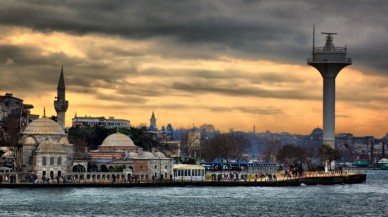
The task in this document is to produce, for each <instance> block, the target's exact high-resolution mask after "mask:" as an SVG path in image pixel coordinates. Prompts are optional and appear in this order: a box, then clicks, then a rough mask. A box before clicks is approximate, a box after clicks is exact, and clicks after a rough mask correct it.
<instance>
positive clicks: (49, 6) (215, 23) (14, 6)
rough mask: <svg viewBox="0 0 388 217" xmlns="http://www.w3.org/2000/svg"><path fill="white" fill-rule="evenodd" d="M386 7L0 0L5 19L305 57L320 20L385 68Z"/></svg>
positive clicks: (355, 52)
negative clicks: (313, 28)
mask: <svg viewBox="0 0 388 217" xmlns="http://www.w3.org/2000/svg"><path fill="white" fill-rule="evenodd" d="M387 9H388V3H387V2H385V1H377V0H375V1H373V0H372V1H350V0H349V1H334V0H332V1H325V2H322V1H318V0H316V1H302V0H300V1H297V0H295V1H232V0H224V1H208V0H196V1H188V0H181V1H172V0H170V1H156V0H154V1H124V0H123V1H109V2H107V1H103V0H85V1H78V0H69V1H27V0H26V1H16V2H15V1H5V2H2V6H1V7H0V24H1V25H10V26H13V25H17V26H24V27H29V28H33V29H35V30H37V31H42V32H51V31H64V32H68V33H71V34H80V35H83V34H89V33H99V34H106V35H117V36H122V37H127V38H136V39H144V38H155V37H156V38H157V37H169V38H171V39H175V40H177V41H176V45H177V46H180V45H182V46H194V47H195V46H196V45H198V44H204V45H209V46H213V48H214V49H212V50H211V52H213V53H222V54H227V53H231V54H233V55H240V56H248V57H251V58H265V59H271V60H280V61H284V60H286V61H291V62H298V63H302V64H304V63H305V59H306V57H307V56H308V55H309V51H310V47H311V28H312V26H313V24H316V26H317V30H318V31H317V33H319V32H320V31H337V32H339V33H340V36H337V37H336V39H335V40H336V41H335V42H339V43H338V45H342V44H346V43H347V44H348V45H349V48H350V49H349V50H350V54H351V55H352V56H353V57H354V58H357V64H360V65H364V66H367V67H375V68H377V69H383V70H387V69H388V64H385V62H386V61H385V59H384V56H387V55H388V50H387V49H384V48H385V47H387V46H388V42H387V40H385V39H384V38H385V37H384V38H383V37H379V35H378V34H377V33H379V32H381V33H384V32H385V33H386V32H387V26H386V25H385V20H387V15H386V11H388V10H387ZM379 30H380V31H379ZM374 33H376V34H374ZM365 35H369V37H366V38H364V37H363V36H365ZM321 39H322V37H321V36H320V35H317V43H318V44H321V43H323V42H322V40H321ZM376 39H377V40H376ZM352 41H355V42H356V43H352ZM373 44H375V46H373ZM322 45H323V44H322ZM371 45H372V46H371ZM215 48H217V49H218V50H217V49H215ZM368 48H369V49H368ZM172 50H173V49H172ZM182 52H183V51H182ZM172 53H174V52H172ZM172 53H170V54H172ZM195 54H197V53H195ZM132 55H137V54H136V53H134V54H132ZM176 55H179V54H176ZM204 55H209V53H206V52H204Z"/></svg>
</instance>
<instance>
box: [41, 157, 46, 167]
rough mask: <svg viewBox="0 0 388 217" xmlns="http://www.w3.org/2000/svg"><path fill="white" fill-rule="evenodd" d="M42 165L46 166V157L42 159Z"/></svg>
mask: <svg viewBox="0 0 388 217" xmlns="http://www.w3.org/2000/svg"><path fill="white" fill-rule="evenodd" d="M42 165H44V166H46V157H42Z"/></svg>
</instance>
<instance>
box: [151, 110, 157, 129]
mask: <svg viewBox="0 0 388 217" xmlns="http://www.w3.org/2000/svg"><path fill="white" fill-rule="evenodd" d="M150 131H156V118H155V114H154V111H152V115H151V119H150Z"/></svg>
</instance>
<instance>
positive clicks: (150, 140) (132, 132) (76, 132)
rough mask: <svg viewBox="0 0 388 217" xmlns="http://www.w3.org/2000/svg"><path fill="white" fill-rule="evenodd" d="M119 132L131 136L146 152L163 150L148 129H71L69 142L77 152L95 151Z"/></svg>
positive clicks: (96, 127) (78, 127) (94, 127)
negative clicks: (86, 149)
mask: <svg viewBox="0 0 388 217" xmlns="http://www.w3.org/2000/svg"><path fill="white" fill-rule="evenodd" d="M117 131H119V132H120V133H123V134H125V135H127V136H130V137H131V139H132V141H133V142H134V143H135V144H136V145H137V146H139V147H142V148H143V149H144V150H145V151H151V149H152V148H157V149H159V150H161V149H163V147H162V146H161V144H160V143H159V142H158V141H157V140H156V139H155V138H154V136H153V135H152V134H151V133H150V132H148V131H147V129H146V128H133V127H131V128H130V129H127V128H119V129H117V128H110V129H109V128H106V127H104V126H93V127H80V126H76V127H71V128H70V129H69V141H70V143H72V144H74V146H75V149H76V152H77V151H79V152H83V151H84V149H85V147H87V148H89V149H91V150H94V149H97V148H98V147H99V146H100V145H101V144H102V142H103V141H104V139H105V138H106V137H108V136H109V135H111V134H113V133H116V132H117Z"/></svg>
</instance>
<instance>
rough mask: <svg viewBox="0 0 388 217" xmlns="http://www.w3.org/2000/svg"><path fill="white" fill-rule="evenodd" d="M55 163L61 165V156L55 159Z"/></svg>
mask: <svg viewBox="0 0 388 217" xmlns="http://www.w3.org/2000/svg"><path fill="white" fill-rule="evenodd" d="M57 164H58V165H62V158H61V157H58V159H57Z"/></svg>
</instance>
